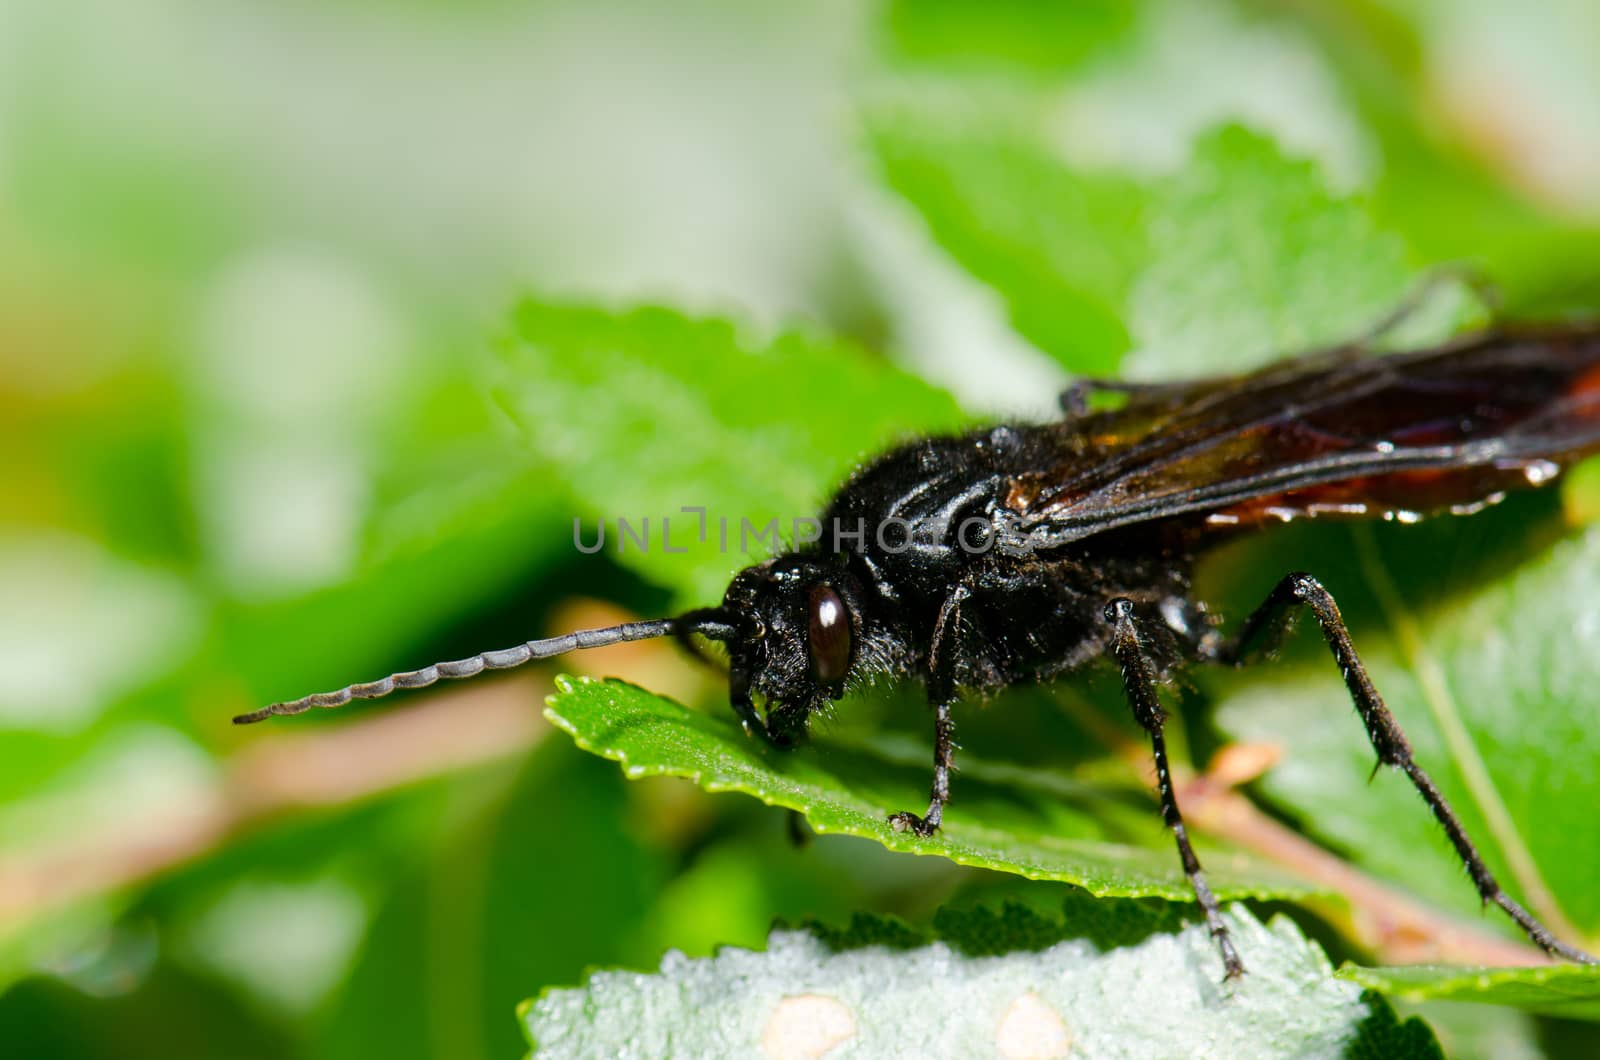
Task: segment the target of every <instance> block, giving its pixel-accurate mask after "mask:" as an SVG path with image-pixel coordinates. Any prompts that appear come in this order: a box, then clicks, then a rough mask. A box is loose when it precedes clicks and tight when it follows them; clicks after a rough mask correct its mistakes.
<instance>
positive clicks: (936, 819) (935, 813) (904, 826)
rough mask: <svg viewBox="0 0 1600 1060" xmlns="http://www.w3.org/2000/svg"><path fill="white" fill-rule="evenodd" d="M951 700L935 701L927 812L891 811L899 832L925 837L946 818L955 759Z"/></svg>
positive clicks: (892, 819)
mask: <svg viewBox="0 0 1600 1060" xmlns="http://www.w3.org/2000/svg"><path fill="white" fill-rule="evenodd" d="M950 706H951V705H950V703H948V702H942V703H937V704H935V705H934V711H935V713H936V718H935V721H934V725H933V788H932V790H931V791H930V792H929V797H928V813H927V816H925V817H918V816H917V815H916V814H914V813H912V812H910V811H909V810H903V811H901V812H900V813H891V814H890V815H889V826H890V827H891V828H893V829H894V830H895V831H896V832H907V831H909V832H911V833H913V834H914V835H918V836H921V837H922V838H924V839H926V838H927V837H928V836H931V835H933V833H935V832H937V831H938V830H939V824H940V822H942V821H943V820H944V804H945V803H947V802H949V801H950V770H951V769H952V768H953V767H954V765H955V760H956V725H955V722H954V721H953V720H951V717H950Z"/></svg>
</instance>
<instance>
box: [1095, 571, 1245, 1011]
mask: <svg viewBox="0 0 1600 1060" xmlns="http://www.w3.org/2000/svg"><path fill="white" fill-rule="evenodd" d="M1105 615H1106V621H1108V622H1110V623H1111V625H1112V635H1111V651H1112V654H1113V655H1115V656H1116V659H1117V663H1118V665H1120V666H1121V667H1122V687H1123V690H1124V691H1125V692H1126V693H1127V696H1128V705H1129V706H1130V707H1132V708H1133V715H1134V717H1135V718H1137V719H1138V721H1139V724H1140V725H1142V726H1144V730H1145V732H1147V733H1149V734H1150V748H1151V750H1152V751H1153V752H1154V754H1155V760H1156V785H1157V787H1158V788H1159V790H1160V792H1161V816H1162V817H1163V818H1164V819H1165V820H1166V822H1167V827H1168V828H1170V829H1172V835H1173V838H1175V839H1176V840H1177V842H1178V856H1179V857H1180V858H1182V859H1183V872H1184V875H1186V876H1188V877H1189V885H1190V886H1191V887H1193V888H1194V896H1195V899H1196V900H1197V901H1198V902H1199V903H1200V910H1201V912H1203V913H1204V914H1205V918H1206V926H1207V927H1208V928H1210V929H1211V937H1212V938H1213V939H1215V940H1216V943H1217V949H1219V950H1220V951H1221V952H1222V967H1223V970H1224V973H1225V975H1226V978H1228V979H1237V978H1239V976H1241V975H1243V974H1244V970H1245V969H1244V962H1243V961H1241V960H1239V951H1238V950H1237V949H1235V948H1234V945H1233V937H1232V936H1231V935H1230V934H1229V933H1228V925H1227V924H1226V923H1224V922H1223V920H1222V910H1221V909H1220V908H1219V907H1218V905H1217V896H1216V895H1214V894H1212V893H1211V886H1210V884H1208V883H1206V876H1205V872H1204V871H1203V870H1202V869H1201V868H1200V859H1199V858H1198V857H1197V856H1195V852H1194V847H1193V846H1192V845H1191V844H1190V842H1189V832H1188V829H1186V828H1185V827H1184V825H1183V814H1182V813H1181V812H1180V811H1179V810H1178V796H1177V793H1176V792H1174V791H1173V788H1172V770H1171V768H1170V767H1169V766H1168V764H1167V741H1166V737H1165V736H1164V735H1163V734H1162V729H1163V726H1164V724H1165V721H1166V712H1165V711H1163V710H1162V709H1161V701H1160V700H1159V699H1158V698H1157V696H1156V669H1155V666H1154V665H1153V664H1152V663H1151V661H1150V657H1149V656H1148V655H1147V654H1145V651H1144V648H1143V646H1142V645H1141V644H1140V643H1139V627H1138V625H1137V624H1136V623H1135V622H1134V617H1133V601H1131V600H1128V599H1125V598H1124V599H1117V600H1113V601H1111V603H1109V604H1107V605H1106V611H1105Z"/></svg>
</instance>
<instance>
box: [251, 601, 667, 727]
mask: <svg viewBox="0 0 1600 1060" xmlns="http://www.w3.org/2000/svg"><path fill="white" fill-rule="evenodd" d="M678 622H679V620H678V619H673V618H658V619H653V620H651V621H649V622H624V623H623V624H622V625H620V626H607V627H606V628H604V629H580V630H578V631H577V632H575V633H564V634H562V635H561V636H559V637H550V638H548V639H546V640H530V641H528V642H527V643H526V644H519V645H517V646H516V647H515V648H506V649H505V650H503V651H486V652H484V653H483V654H482V655H474V656H472V657H471V658H468V659H457V660H455V661H454V662H442V663H434V664H433V665H432V666H424V667H423V668H422V669H420V670H410V671H407V672H405V673H398V674H390V675H389V676H388V677H385V678H383V679H382V680H379V681H368V682H366V683H364V684H359V685H348V686H346V687H344V688H341V689H339V691H337V692H317V693H315V694H313V695H309V696H302V697H301V698H299V699H296V700H291V701H290V702H287V703H274V704H272V706H270V707H262V708H261V709H260V710H253V711H251V712H250V713H249V714H240V715H239V716H238V717H236V718H234V719H233V723H234V724H235V725H249V724H251V723H253V722H257V721H264V720H265V719H267V718H270V717H273V716H275V715H279V714H304V713H305V712H306V711H308V710H311V709H313V708H316V707H321V708H332V707H342V706H344V705H345V704H346V703H348V702H350V701H351V700H352V699H379V698H381V697H383V696H386V695H388V694H389V693H391V692H397V691H399V690H400V689H402V688H427V687H428V686H429V685H431V684H434V683H435V682H437V681H440V680H457V679H460V678H463V677H476V676H477V675H479V674H481V673H483V672H484V671H485V670H510V669H512V668H513V667H516V666H521V665H522V664H523V663H528V662H532V661H533V660H535V659H548V658H550V657H552V656H555V655H564V654H566V653H567V652H569V651H576V650H577V649H579V648H603V647H605V646H606V645H608V644H621V643H623V642H624V641H630V640H648V639H649V638H651V637H664V636H666V635H667V634H669V633H672V632H673V631H674V630H675V629H676V628H677V625H678Z"/></svg>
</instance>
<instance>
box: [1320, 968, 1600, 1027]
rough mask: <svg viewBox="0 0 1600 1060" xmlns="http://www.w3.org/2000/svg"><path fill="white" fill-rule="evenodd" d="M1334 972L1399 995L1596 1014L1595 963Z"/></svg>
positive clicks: (1599, 982)
mask: <svg viewBox="0 0 1600 1060" xmlns="http://www.w3.org/2000/svg"><path fill="white" fill-rule="evenodd" d="M1337 974H1338V976H1339V977H1340V978H1341V979H1348V980H1350V981H1351V982H1355V983H1360V984H1361V985H1362V986H1365V987H1370V988H1371V989H1373V990H1381V991H1383V992H1384V993H1385V994H1388V995H1391V996H1393V997H1396V998H1399V999H1401V1000H1403V1001H1413V1002H1416V1001H1477V1002H1482V1003H1484V1004H1489V1005H1508V1006H1510V1007H1512V1008H1518V1009H1523V1010H1525V1011H1528V1012H1538V1013H1542V1014H1543V1015H1546V1016H1560V1017H1562V1018H1563V1019H1579V1020H1600V968H1596V967H1594V966H1592V965H1591V966H1579V965H1572V964H1551V965H1541V966H1539V967H1536V968H1461V967H1458V966H1449V967H1440V966H1438V965H1427V964H1418V965H1409V966H1405V967H1398V968H1362V967H1360V966H1358V965H1353V964H1346V965H1344V966H1343V967H1342V968H1340V969H1339V971H1338V973H1337Z"/></svg>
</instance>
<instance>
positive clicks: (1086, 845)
mask: <svg viewBox="0 0 1600 1060" xmlns="http://www.w3.org/2000/svg"><path fill="white" fill-rule="evenodd" d="M558 687H559V689H560V690H559V692H558V693H557V694H556V695H554V696H552V697H551V699H550V707H549V709H548V710H547V711H546V714H547V716H548V717H549V718H550V719H551V721H553V722H555V724H557V725H558V726H560V727H561V728H562V729H564V730H566V731H567V732H568V733H570V734H571V735H572V737H573V738H574V739H575V740H576V741H577V742H578V746H580V747H582V748H583V749H585V750H587V751H592V752H593V753H595V754H598V755H602V756H604V757H606V758H610V759H613V760H614V761H617V762H619V763H621V764H622V766H623V769H624V770H625V771H626V773H627V774H628V776H630V777H635V778H637V777H646V776H659V775H668V776H679V777H688V778H690V779H692V780H693V781H694V782H695V783H697V784H699V785H700V786H701V787H703V788H705V789H706V790H707V791H713V792H718V791H738V792H743V793H745V794H749V795H753V796H755V797H756V798H758V799H760V800H761V801H763V802H765V803H767V804H768V805H772V806H784V807H787V808H789V809H791V810H797V811H799V812H801V813H803V814H805V816H806V820H807V821H808V822H809V823H810V824H811V826H812V827H813V828H814V829H816V830H817V831H818V832H822V833H844V834H846V835H854V836H860V837H863V838H866V839H872V840H875V841H877V842H879V843H881V844H883V845H884V846H886V847H888V848H890V849H891V850H899V851H905V852H908V853H913V854H931V855H937V856H941V857H946V858H949V859H950V860H952V861H955V862H957V863H959V864H962V865H973V866H978V867H981V868H987V869H995V870H998V871H1001V872H1012V873H1016V874H1018V875H1021V876H1026V877H1029V878H1030V879H1045V880H1063V881H1065V882H1068V883H1073V884H1076V885H1078V886H1081V887H1084V888H1086V889H1087V890H1089V891H1091V892H1093V893H1095V894H1102V895H1127V896H1145V895H1149V896H1157V897H1162V898H1168V899H1172V900H1176V901H1191V900H1192V899H1193V893H1192V892H1191V891H1190V889H1189V885H1188V882H1187V881H1186V880H1185V879H1184V876H1183V873H1182V871H1181V869H1180V867H1179V865H1178V861H1177V857H1176V854H1175V852H1174V851H1173V850H1172V847H1171V841H1170V839H1169V838H1167V837H1166V836H1165V835H1164V834H1163V830H1162V827H1161V822H1160V817H1159V815H1158V814H1156V813H1154V812H1153V810H1148V809H1147V810H1144V811H1143V812H1142V813H1140V814H1138V815H1133V816H1132V818H1131V820H1125V819H1123V816H1119V815H1117V814H1115V812H1114V810H1115V807H1116V805H1117V804H1118V803H1119V802H1121V801H1122V800H1123V798H1124V793H1123V791H1121V790H1119V789H1113V788H1109V787H1104V786H1099V787H1097V786H1094V785H1089V784H1082V783H1077V782H1072V781H1067V780H1060V781H1058V782H1057V783H1054V784H1052V783H1049V781H1048V779H1047V778H1044V777H1042V776H1040V775H1039V774H1038V772H1037V771H1029V772H1028V773H1027V774H1026V775H1019V774H1020V773H1021V771H1016V770H1005V769H1002V768H992V769H990V770H985V769H984V768H983V767H982V766H981V765H980V764H979V763H975V762H964V763H963V767H962V771H961V776H960V781H959V783H960V787H961V798H960V802H959V804H958V808H957V809H954V810H952V811H951V812H950V814H949V815H948V816H947V818H946V821H945V826H944V828H943V829H942V830H941V831H940V832H939V833H938V834H937V835H936V836H934V837H933V838H931V839H919V838H917V837H915V836H913V835H911V834H909V833H903V832H896V831H895V830H894V829H892V828H890V827H889V824H888V822H887V821H886V820H885V818H886V816H887V815H888V814H889V813H891V812H894V811H897V810H903V809H907V808H912V807H918V808H920V807H921V806H923V805H926V799H927V795H926V792H927V783H928V775H929V770H930V768H931V767H930V766H928V765H927V764H926V763H925V762H923V761H922V760H921V759H920V756H919V757H918V758H917V759H916V760H908V759H907V758H906V757H905V756H892V757H891V756H889V755H886V754H885V753H884V752H883V751H882V750H877V749H866V748H860V747H851V746H843V745H839V744H833V743H827V742H822V741H818V742H817V743H816V744H815V746H812V747H807V748H804V749H801V750H799V751H795V752H782V751H777V750H774V749H772V748H770V747H767V746H765V745H763V744H758V743H756V742H754V741H752V740H750V739H749V738H747V737H746V736H745V735H744V733H743V732H742V730H740V729H739V728H738V727H737V726H736V725H735V724H734V723H733V722H732V721H731V720H725V719H723V718H722V717H712V716H708V715H705V714H700V713H696V712H693V711H690V710H687V709H685V708H684V707H682V706H680V705H678V704H676V703H674V702H672V701H671V700H668V699H663V698H661V697H659V696H656V695H653V694H651V693H649V692H646V691H645V690H643V689H640V688H636V687H634V686H632V685H629V684H625V683H623V682H620V681H593V680H587V679H584V680H577V681H574V680H572V679H569V678H563V679H561V681H560V682H559V685H558ZM1113 821H1115V822H1116V825H1117V830H1118V831H1121V830H1122V829H1129V830H1131V831H1132V833H1133V835H1134V836H1136V837H1137V838H1138V839H1139V840H1142V843H1143V845H1137V846H1136V845H1130V844H1129V843H1127V842H1126V841H1121V840H1122V839H1123V837H1122V836H1120V835H1118V834H1115V833H1114V832H1113V830H1112V827H1111V822H1113ZM1209 864H1210V865H1211V866H1212V868H1211V870H1210V875H1211V878H1212V883H1213V886H1214V887H1215V888H1216V889H1217V890H1218V891H1219V892H1220V893H1223V894H1226V895H1229V896H1234V897H1262V898H1264V897H1290V896H1302V895H1304V894H1306V893H1307V892H1306V889H1305V887H1304V886H1303V885H1302V884H1299V883H1295V882H1291V881H1289V880H1287V879H1285V878H1283V877H1281V876H1279V875H1277V874H1275V873H1273V872H1271V871H1270V870H1266V869H1264V868H1261V867H1259V866H1254V865H1251V864H1250V863H1249V862H1248V861H1247V860H1244V859H1243V858H1238V857H1215V858H1212V859H1211V861H1210V863H1209Z"/></svg>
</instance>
